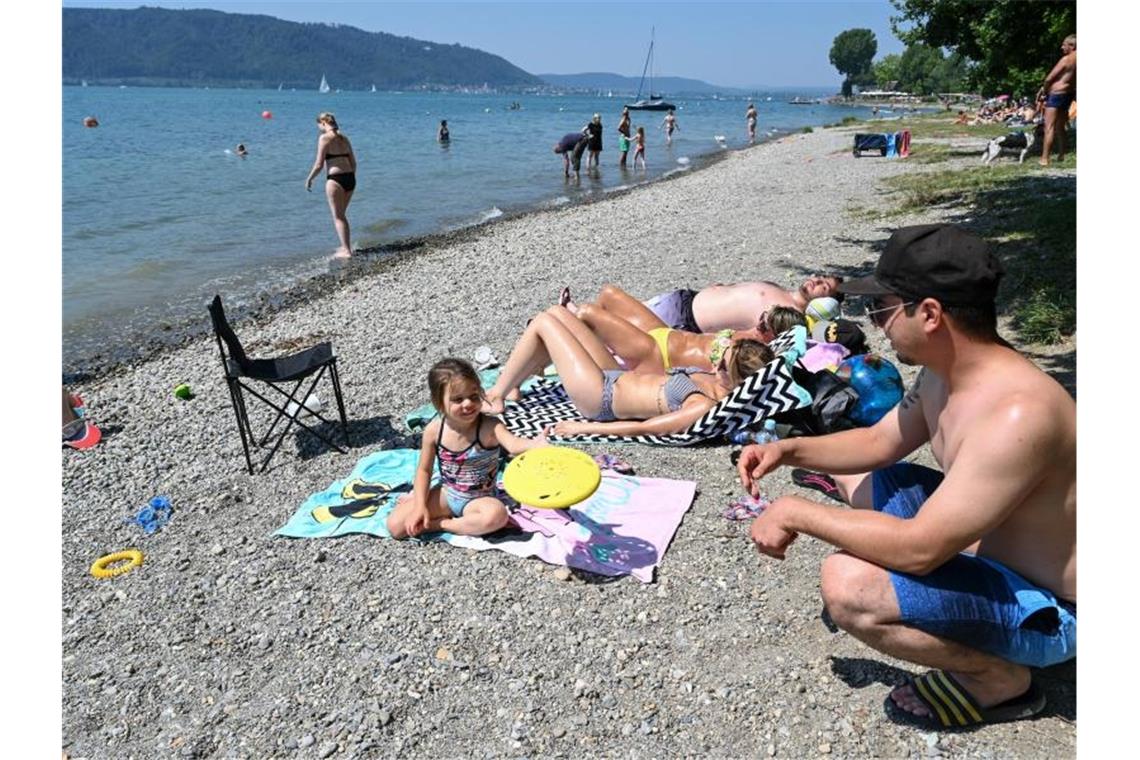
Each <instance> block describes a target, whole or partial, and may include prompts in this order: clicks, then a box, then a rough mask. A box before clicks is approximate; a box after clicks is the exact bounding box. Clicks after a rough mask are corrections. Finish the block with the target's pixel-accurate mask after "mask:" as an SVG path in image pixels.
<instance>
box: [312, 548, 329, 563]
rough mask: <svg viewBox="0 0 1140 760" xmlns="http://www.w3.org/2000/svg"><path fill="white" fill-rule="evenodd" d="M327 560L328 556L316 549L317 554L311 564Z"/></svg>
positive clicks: (321, 550)
mask: <svg viewBox="0 0 1140 760" xmlns="http://www.w3.org/2000/svg"><path fill="white" fill-rule="evenodd" d="M328 558H329V555H328V553H327V552H326V551H325V550H324V549H317V554H316V556H315V557H313V562H317V563H320V562H324V561H325V560H326V559H328Z"/></svg>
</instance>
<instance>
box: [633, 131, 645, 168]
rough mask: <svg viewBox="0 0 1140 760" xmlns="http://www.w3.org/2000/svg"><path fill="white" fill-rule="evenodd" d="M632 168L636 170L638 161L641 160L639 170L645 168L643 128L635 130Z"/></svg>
mask: <svg viewBox="0 0 1140 760" xmlns="http://www.w3.org/2000/svg"><path fill="white" fill-rule="evenodd" d="M633 142H634V148H633V168H635V169H636V168H637V161H638V159H640V160H641V168H642V169H644V168H645V127H638V128H637V137H635V138H633Z"/></svg>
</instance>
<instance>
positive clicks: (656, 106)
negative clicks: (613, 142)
mask: <svg viewBox="0 0 1140 760" xmlns="http://www.w3.org/2000/svg"><path fill="white" fill-rule="evenodd" d="M655 36H656V29H650V32H649V54H648V55H646V56H645V66H644V67H643V68H642V69H641V82H639V83H638V85H637V101H636V102H634V103H627V104H626V106H625V107H626V108H628V109H629V110H631V111H672V110H673V109H674V108H675V106H674V105H673V104H672V103H669V102H666V101H665V100H663V99H662V98H661V96H660V95H656V94H654V92H653V41H654V37H655ZM646 71H648V72H649V98H648V99H645V100H642V98H641V87H642V85H644V84H645V72H646Z"/></svg>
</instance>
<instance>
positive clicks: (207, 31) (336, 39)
mask: <svg viewBox="0 0 1140 760" xmlns="http://www.w3.org/2000/svg"><path fill="white" fill-rule="evenodd" d="M322 74H324V75H326V76H327V77H328V80H329V83H330V84H332V86H333V87H340V88H353V89H364V88H366V87H368V86H370V85H371V84H375V85H376V86H377V87H378V88H383V89H404V88H413V87H417V86H468V87H481V86H483V85H484V84H487V85H489V86H492V87H496V86H520V85H539V84H541V83H542V82H541V80H540V79H538V78H537V77H535V76H532V75H531V74H528V73H527V72H525V71H523V70H522V69H520V68H518V67H517V66H514V65H512V64H511V63H510V62H508V61H506V60H504V59H503V58H500V57H499V56H496V55H491V54H490V53H484V52H482V51H480V50H474V49H471V48H465V47H462V46H460V45H440V44H437V43H434V42H424V41H422V40H415V39H412V38H410V37H396V36H394V35H391V34H383V33H378V32H377V33H374V32H365V31H362V30H360V29H356V28H354V27H350V26H339V25H332V24H299V23H294V22H291V21H281V20H279V19H275V18H271V17H269V16H252V15H243V14H236V13H221V12H218V11H206V10H191V11H176V10H165V9H161V8H138V9H134V10H109V9H101V8H64V9H63V76H64V78H68V79H72V80H75V79H80V78H83V79H87V80H90V81H93V82H95V81H99V82H106V83H118V82H130V83H139V84H175V85H179V84H180V85H204V84H239V85H242V86H260V87H276V86H277V85H278V84H280V83H284V84H285V85H286V86H287V87H293V86H295V87H308V88H314V89H315V88H316V85H317V82H319V81H320V78H321V75H322Z"/></svg>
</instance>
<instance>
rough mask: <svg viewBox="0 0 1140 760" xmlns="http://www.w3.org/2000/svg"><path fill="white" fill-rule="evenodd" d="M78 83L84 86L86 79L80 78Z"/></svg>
mask: <svg viewBox="0 0 1140 760" xmlns="http://www.w3.org/2000/svg"><path fill="white" fill-rule="evenodd" d="M79 84H80V86H81V87H86V86H87V80H86V79H80V80H79Z"/></svg>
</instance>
